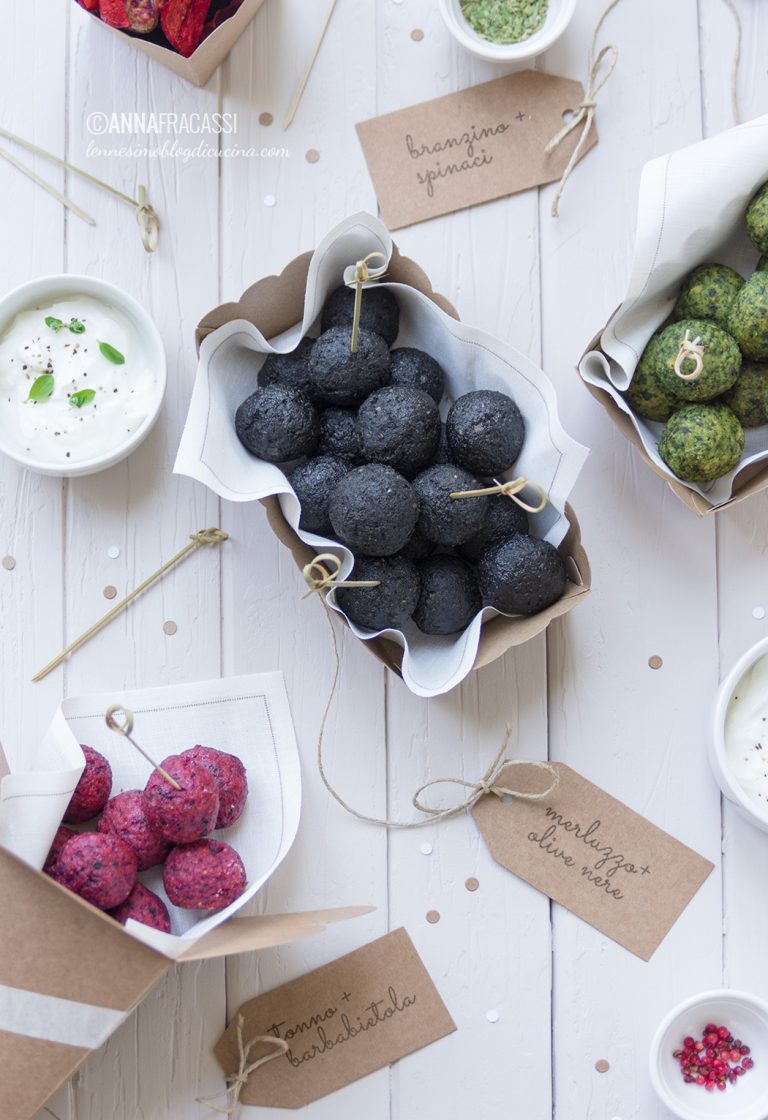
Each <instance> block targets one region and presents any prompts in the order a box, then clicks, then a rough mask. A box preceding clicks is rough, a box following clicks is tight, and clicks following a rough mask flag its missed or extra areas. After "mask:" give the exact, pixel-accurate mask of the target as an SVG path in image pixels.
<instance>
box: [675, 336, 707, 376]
mask: <svg viewBox="0 0 768 1120" xmlns="http://www.w3.org/2000/svg"><path fill="white" fill-rule="evenodd" d="M689 361H690V362H695V363H696V365H695V366H694V368H693V370H692V371H691V372H690V373H683V362H689ZM703 370H704V345H703V343H702V341H701V339H700V338H699V337H698V335H697V336H696V338H693V339H692V338H691V333H690V331H688V330H687V331H686V332H685V338H684V339H683V340H682V342H681V343H680V349H679V350H678V352H677V357H676V358H675V373H676V374H677V376H678V377H679V378H680V380H681V381H696V379H697V378H699V377H701V375H702V372H703Z"/></svg>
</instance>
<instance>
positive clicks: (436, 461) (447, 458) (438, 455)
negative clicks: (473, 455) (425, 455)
mask: <svg viewBox="0 0 768 1120" xmlns="http://www.w3.org/2000/svg"><path fill="white" fill-rule="evenodd" d="M452 461H453V460H452V459H451V449H450V447H449V446H448V433H447V432H446V430H445V424H441V425H440V440H439V442H438V445H437V451H436V452H435V454H434V456H433V458H432V465H433V466H436V467H437V466H443V465H444V464H445V463H451V462H452ZM454 465H455V464H454Z"/></svg>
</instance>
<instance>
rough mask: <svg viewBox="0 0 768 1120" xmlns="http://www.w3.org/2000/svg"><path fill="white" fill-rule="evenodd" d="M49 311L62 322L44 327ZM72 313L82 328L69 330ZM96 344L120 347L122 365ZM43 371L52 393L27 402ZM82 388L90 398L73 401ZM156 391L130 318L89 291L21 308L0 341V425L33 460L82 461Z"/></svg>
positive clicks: (133, 425) (114, 440)
mask: <svg viewBox="0 0 768 1120" xmlns="http://www.w3.org/2000/svg"><path fill="white" fill-rule="evenodd" d="M49 317H51V318H54V319H59V320H61V321H62V323H63V326H62V327H61V328H60V329H59V330H54V329H52V328H51V327H49V326H47V325H46V322H45V320H46V318H49ZM73 319H75V320H78V321H79V322H80V323H81V324H82V325H83V326H84V327H85V331H84V332H83V333H79V334H77V333H73V332H72V331H71V330H70V329H69V324H70V322H71V321H72V320H73ZM100 342H101V343H106V344H107V345H108V346H110V347H112V348H114V350H116V351H118V353H119V354H121V355H122V356H123V357H124V358H125V361H124V363H123V364H116V363H115V362H113V361H110V360H109V359H108V358H106V357H105V356H104V354H103V353H102V352H101V350H100V348H99V343H100ZM47 374H50V375H52V376H53V391H52V393H51V395H50V396H48V397H47V398H46V399H45V400H37V401H35V400H30V399H29V394H30V390H31V389H32V386H33V385H34V383H35V381H36V380H37V379H38V378H39V377H41V376H44V375H47ZM88 389H90V390H93V391H94V394H95V395H94V396H93V399H91V400H89V401H88V402H87V403H84V404H83V405H82V406H81V407H80V408H77V407H75V405H74V404H72V403H71V402H70V398H71V397H72V396H73V394H75V393H80V392H82V391H83V390H88ZM156 392H157V386H156V379H155V377H154V376H153V374H151V373H150V371H149V369H148V366H147V362H146V358H145V349H144V346H143V345H142V342H141V340H140V338H139V337H138V335H137V332H136V329H135V328H134V326H133V323H132V322H131V321H130V319H128V317H127V316H126V315H124V314H123V313H122V312H121V311H119V310H118V309H117V308H115V307H112V306H110V305H109V304H108V303H104V302H102V301H101V300H96V299H93V298H92V297H90V296H83V297H82V298H74V299H61V300H58V301H56V302H54V303H52V304H50V306H43V307H36V308H31V309H30V310H28V311H22V312H21V313H20V314H19V315H17V316H16V318H15V319H14V321H13V323H12V324H11V326H10V327H9V328H8V330H7V331H6V332H5V334H4V335H3V337H2V338H1V339H0V425H1V426H2V428H3V429H4V430H5V431H6V432H7V433H8V435H9V436H10V437H11V439H12V440H13V441H14V442H15V443H16V444H17V445H18V446H19V447H20V448H21V450H23V451H26V452H28V453H29V454H31V455H33V456H34V457H35V458H36V459H40V460H44V461H46V462H50V463H83V462H86V461H87V460H90V459H94V458H97V457H99V456H101V455H103V454H104V453H105V452H108V451H111V450H114V449H115V448H117V447H119V446H121V445H122V444H124V443H125V442H126V440H127V439H128V438H129V437H130V436H131V435H132V434H133V433H134V432H135V431H136V429H137V428H138V427H139V426H140V424H141V423H142V421H143V420H144V419H145V417H146V416H147V414H148V413H149V412H150V410H151V407H152V403H153V401H154V398H155V395H156ZM88 395H90V394H88ZM76 399H78V398H76Z"/></svg>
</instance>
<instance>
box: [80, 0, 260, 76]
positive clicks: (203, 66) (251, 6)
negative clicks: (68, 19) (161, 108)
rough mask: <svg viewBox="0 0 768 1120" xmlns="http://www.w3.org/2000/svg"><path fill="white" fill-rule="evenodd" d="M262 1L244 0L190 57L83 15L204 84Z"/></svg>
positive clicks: (92, 16) (146, 53) (149, 55)
mask: <svg viewBox="0 0 768 1120" xmlns="http://www.w3.org/2000/svg"><path fill="white" fill-rule="evenodd" d="M70 2H71V0H70ZM263 3H264V0H243V3H242V4H241V5H240V7H239V8H238V10H237V11H236V12H235V14H234V15H233V16H230V17H229V19H226V20H224V22H223V23H222V24H221V25H220V26H219V27H217V28H216V30H215V31H213V32H212V33H211V34H210V35H209V36H208V38H207V39H204V40H203V42H202V43H201V44H200V46H199V47H198V48H197V50H196V51H195V52H194V53H193V54H191V55H190V56H189V58H184V56H183V55H180V54H179V53H178V52H177V51H174V50H171V49H170V48H168V47H163V46H160V44H159V43H153V42H151V41H150V40H148V39H145V38H144V37H143V36H141V35H127V34H126V33H125V32H124V31H121V30H120V29H119V28H117V27H110V26H109V24H107V23H104V21H103V20H101V19H99V17H98V15H97V14H96V13H88V12H85V15H86V17H87V18H88V19H91V20H95V21H96V23H98V24H100V25H101V26H102V27H103V28H105V29H106V30H107V31H108V32H109V33H110V34H111V35H119V36H120V38H121V39H122V40H123V42H125V43H131V44H133V46H134V47H136V49H137V50H140V51H141V52H142V54H145V55H147V56H148V57H149V58H153V59H154V60H155V62H159V63H161V64H162V65H163V66H166V67H167V68H168V69H169V70H173V72H174V74H178V75H179V77H180V78H184V79H185V80H186V81H188V82H191V83H192V84H193V85H195V86H204V85H205V83H206V82H207V81H208V79H209V78H210V77H211V75H212V74H213V72H214V70H216V69H218V67H219V66H220V65H221V64H222V62H223V61H224V59H225V58H226V57H227V55H228V54H229V52H230V51H231V50H232V48H233V46H234V45H235V43H236V42H237V40H238V39H239V38H240V36H241V35H242V33H243V31H245V29H246V27H247V26H248V24H249V23H250V22H251V20H252V19H253V17H254V16H255V15H256V13H257V12H258V10H259V8H260V7H261V5H262V4H263ZM78 6H79V5H78Z"/></svg>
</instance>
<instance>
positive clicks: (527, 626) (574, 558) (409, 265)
mask: <svg viewBox="0 0 768 1120" xmlns="http://www.w3.org/2000/svg"><path fill="white" fill-rule="evenodd" d="M312 256H313V254H312V253H311V252H308V253H304V254H302V255H301V256H299V257H296V258H295V259H294V260H293V261H291V262H290V264H288V265H287V266H286V268H285V269H284V270H283V272H282V273H281V274H280V275H279V276H267V277H265V278H264V279H262V280H259V281H258V282H257V283H256V284H253V285H252V286H251V287H250V288H248V289H247V290H246V291H245V292H244V293H243V295H242V296H241V297H240V299H239V300H238V301H237V302H236V303H225V304H222V305H221V306H220V307H217V308H215V309H214V310H213V311H211V312H209V313H208V314H207V315H206V316H205V317H204V318H203V319H202V320H201V322H200V323H199V325H198V328H197V332H196V342H197V347H198V350H199V348H200V345H201V343H202V342H203V339H205V338H206V337H207V336H208V335H209V334H211V332H213V331H215V330H217V329H218V328H219V327H221V326H224V324H226V323H229V322H231V321H232V320H235V319H245V320H246V321H248V322H250V323H252V324H253V325H254V326H255V327H257V328H258V330H259V331H261V333H262V334H263V335H264V337H265V338H266V339H272V338H275V337H276V336H277V335H280V334H283V333H284V332H285V331H287V330H290V329H291V328H292V327H294V326H295V325H296V324H297V323H300V322H301V320H302V314H303V311H304V293H305V288H306V285H307V274H308V271H309V265H310V261H311V260H312ZM387 280H388V281H391V282H394V283H399V284H408V285H409V286H410V287H412V288H415V289H416V290H417V291H419V292H421V293H422V294H423V295H425V296H426V297H427V298H428V299H430V300H432V302H433V303H435V304H436V305H437V306H438V307H439V308H440V309H441V310H442V311H444V312H445V313H446V314H448V315H450V316H451V317H452V318H454V319H457V320H458V318H459V316H458V314H457V312H456V310H455V308H454V307H453V306H452V305H451V304H450V303H449V301H448V300H447V299H446V298H445V297H444V296H442V295H439V294H438V293H436V292H434V291H433V290H432V285H431V284H430V281H429V278H428V277H427V275H426V273H425V272H424V271H423V270H422V269H421V268H420V266H419V265H418V264H416V262H415V261H413V260H410V259H409V258H408V257H405V256H403V255H402V254H401V253H400V252H399V250H398V248H397V246H396V245H394V246H393V250H392V257H391V260H390V263H389V267H388V269H387ZM262 504H263V505H264V507H265V509H266V512H267V519H268V521H269V524H270V526H271V528H272V531H273V532H274V534H275V535H276V537H277V538H278V540H280V542H281V543H282V544H284V545H285V546H286V547H287V548H288V549H289V550H290V552H291V555H292V556H293V558H294V560H295V562H296V565H297V567H298V568H303V567H304V566H305V565H306V564H308V563H309V562H310V561H311V560H312V559H313V558H314V556H315V553H314V551H313V550H312V549H311V548H310V547H309V546H308V545H306V544H305V543H304V542H303V541H302V540H301V539H300V538H299V537H298V536H297V534H296V533H295V532H294V531H293V529H292V528H291V526H290V525H289V524H288V522H287V521H286V519H285V517H284V516H283V513H282V510H281V508H280V502H279V500H278V498H276V497H268V498H264V499H262ZM565 514H566V518H567V521H568V524H569V530H568V533H567V535H566V537H565V539H564V540H563V543H562V545H561V546H560V552H561V553H562V555H563V557H564V559H565V561H566V569H567V572H568V583H567V586H566V590H565V594H564V595H563V596H562V598H561V599H559V600H558V601H557V602H556V603H553V604H552V606H550V607H548V608H547V609H546V610H543V611H541V612H540V613H539V614H535V615H531V616H529V617H522V616H520V617H514V618H512V617H508V616H505V615H499V616H497V617H496V618H493V619H491V620H489V621H487V622H485V623H484V625H483V628H482V631H481V635H480V644H479V647H478V651H477V656H476V658H475V662H474V665H473V669H472V671H474V670H476V669H480V668H482V667H483V666H484V665H488V664H490V663H491V662H492V661H495V660H496V659H497V658H499V657H501V656H503V654H504V653H506V651H507V650H508V649H511V648H512V647H513V646H518V645H522V644H523V643H524V642H527V641H529V640H530V639H531V638H533V637H535V636H536V635H537V634H540V633H542V632H543V631H544V630H546V628H547V626H549V624H550V622H551V621H552V620H553V619H555V618H559V617H561V616H562V615H565V614H567V613H568V612H569V611H571V610H573V608H574V607H575V606H577V604H578V603H579V602H580V601H581V600H582V599H583V598H584V596H585V595H587V594H589V590H590V582H591V569H590V565H589V560H588V558H587V554H586V552H585V550H584V547H583V545H582V543H581V533H580V529H579V523H578V520H577V518H576V514H575V513H574V511H573V509H572V507H571V506H570V505H569V504H566V507H565ZM363 644H364V645H365V647H366V649H369V650H370V651H371V652H372V653H373V654H375V656H376V657H378V659H379V660H380V661H381V662H383V664H384V665H386V666H387V667H388V668H390V669H391V670H392V671H393V672H395V673H397V674H398V676H401V675H402V673H401V664H402V660H403V650H402V649H401V648H400V646H398V645H397V644H396V643H395V642H392V641H389V640H388V639H387V638H384V637H378V638H373V639H371V640H370V641H366V642H364V643H363Z"/></svg>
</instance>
